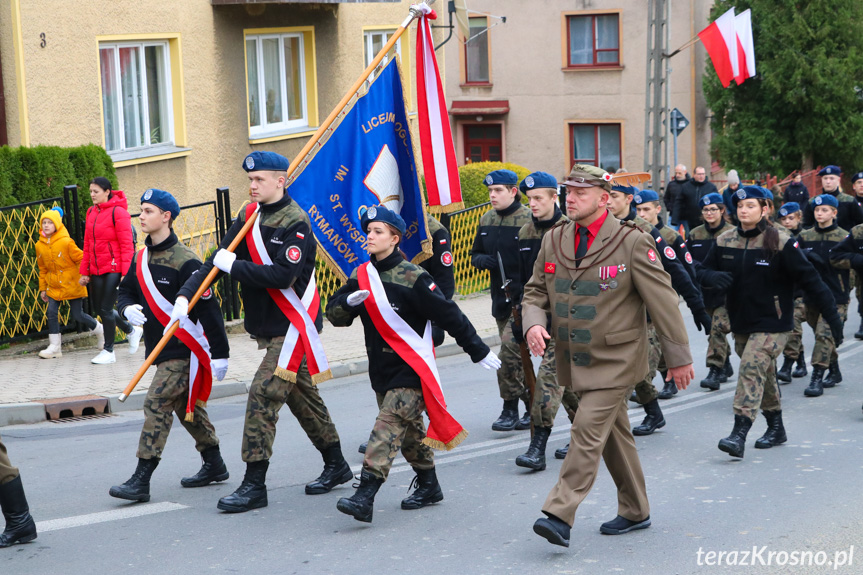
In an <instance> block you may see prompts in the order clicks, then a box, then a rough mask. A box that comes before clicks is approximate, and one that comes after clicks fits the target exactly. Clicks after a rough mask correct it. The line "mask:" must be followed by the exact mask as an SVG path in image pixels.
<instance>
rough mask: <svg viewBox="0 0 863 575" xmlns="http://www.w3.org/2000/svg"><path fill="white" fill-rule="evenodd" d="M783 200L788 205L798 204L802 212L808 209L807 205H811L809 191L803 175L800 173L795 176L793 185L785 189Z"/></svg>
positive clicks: (792, 181)
mask: <svg viewBox="0 0 863 575" xmlns="http://www.w3.org/2000/svg"><path fill="white" fill-rule="evenodd" d="M783 199H784V200H785V201H784V203H786V204H787V203H788V202H797V205H799V206H800V210H801V211H803V210H805V209H806V206H807V204H809V190H808V189H807V188H806V186H805V185H803V175H802V174H801V173H800V172H797V173H796V174H794V178H793V179H792V180H791V183H790V184H788V187H787V188H785V195H784V198H783Z"/></svg>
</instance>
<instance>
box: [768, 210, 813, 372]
mask: <svg viewBox="0 0 863 575" xmlns="http://www.w3.org/2000/svg"><path fill="white" fill-rule="evenodd" d="M802 218H803V212H802V211H801V210H800V204H798V203H797V202H788V203H785V204H782V207H781V208H779V223H780V224H782V227H784V228H785V229H786V230H788V233H789V234H791V237H792V238H797V237H798V236H800V232H802V231H803V226H801V225H800V221H801V220H802ZM805 321H806V305H805V304H804V303H803V290H802V289H800V288H799V287H798V288H796V289H795V290H794V329H792V330H791V333H789V334H788V343H786V344H785V349H784V350H782V356H783V361H782V367H781V368H779V369H778V370H777V371H776V379H777V380H779V382H780V385H781V384H783V383H791V378H792V377H806V376H807V375H808V374H809V372H808V370H807V369H806V351H805V349H804V348H803V322H805ZM795 363H796V364H797V367H796V368H794V371H793V372H792V371H791V368H792V367H793V366H794V364H795Z"/></svg>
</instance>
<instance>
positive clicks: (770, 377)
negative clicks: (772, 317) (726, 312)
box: [734, 332, 788, 421]
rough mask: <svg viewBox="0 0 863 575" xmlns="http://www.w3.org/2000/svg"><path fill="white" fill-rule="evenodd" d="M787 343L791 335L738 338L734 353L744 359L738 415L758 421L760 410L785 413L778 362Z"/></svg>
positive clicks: (740, 335)
mask: <svg viewBox="0 0 863 575" xmlns="http://www.w3.org/2000/svg"><path fill="white" fill-rule="evenodd" d="M786 341H788V332H782V333H735V334H734V350H735V351H736V352H737V355H739V356H740V369H739V371H738V375H737V391H736V393H735V394H734V415H745V416H746V417H748V418H749V419H751V420H752V421H755V418H756V417H758V410H759V409H760V410H761V411H777V410H779V409H782V404H781V403H780V400H779V398H780V395H781V394H780V391H779V385H778V384H777V383H776V358H777V357H779V354H780V353H781V352H782V349H783V348H784V347H785V343H786Z"/></svg>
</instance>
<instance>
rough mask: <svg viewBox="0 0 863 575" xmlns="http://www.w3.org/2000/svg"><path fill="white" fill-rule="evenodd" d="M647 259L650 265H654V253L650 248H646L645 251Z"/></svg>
mask: <svg viewBox="0 0 863 575" xmlns="http://www.w3.org/2000/svg"><path fill="white" fill-rule="evenodd" d="M647 259H648V260H650V263H652V264H655V263H656V252H655V251H653V249H652V248H648V250H647Z"/></svg>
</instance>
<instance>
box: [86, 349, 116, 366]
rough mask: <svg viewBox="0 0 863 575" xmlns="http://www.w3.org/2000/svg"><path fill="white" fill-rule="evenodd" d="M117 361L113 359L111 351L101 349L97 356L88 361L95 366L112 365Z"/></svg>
mask: <svg viewBox="0 0 863 575" xmlns="http://www.w3.org/2000/svg"><path fill="white" fill-rule="evenodd" d="M116 361H117V358H116V357H114V352H113V351H108V350H107V349H103V350H102V351H100V352H99V355H97V356H96V357H94V358H93V359H91V360H90V363H95V364H96V365H105V364H108V363H114V362H116Z"/></svg>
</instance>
